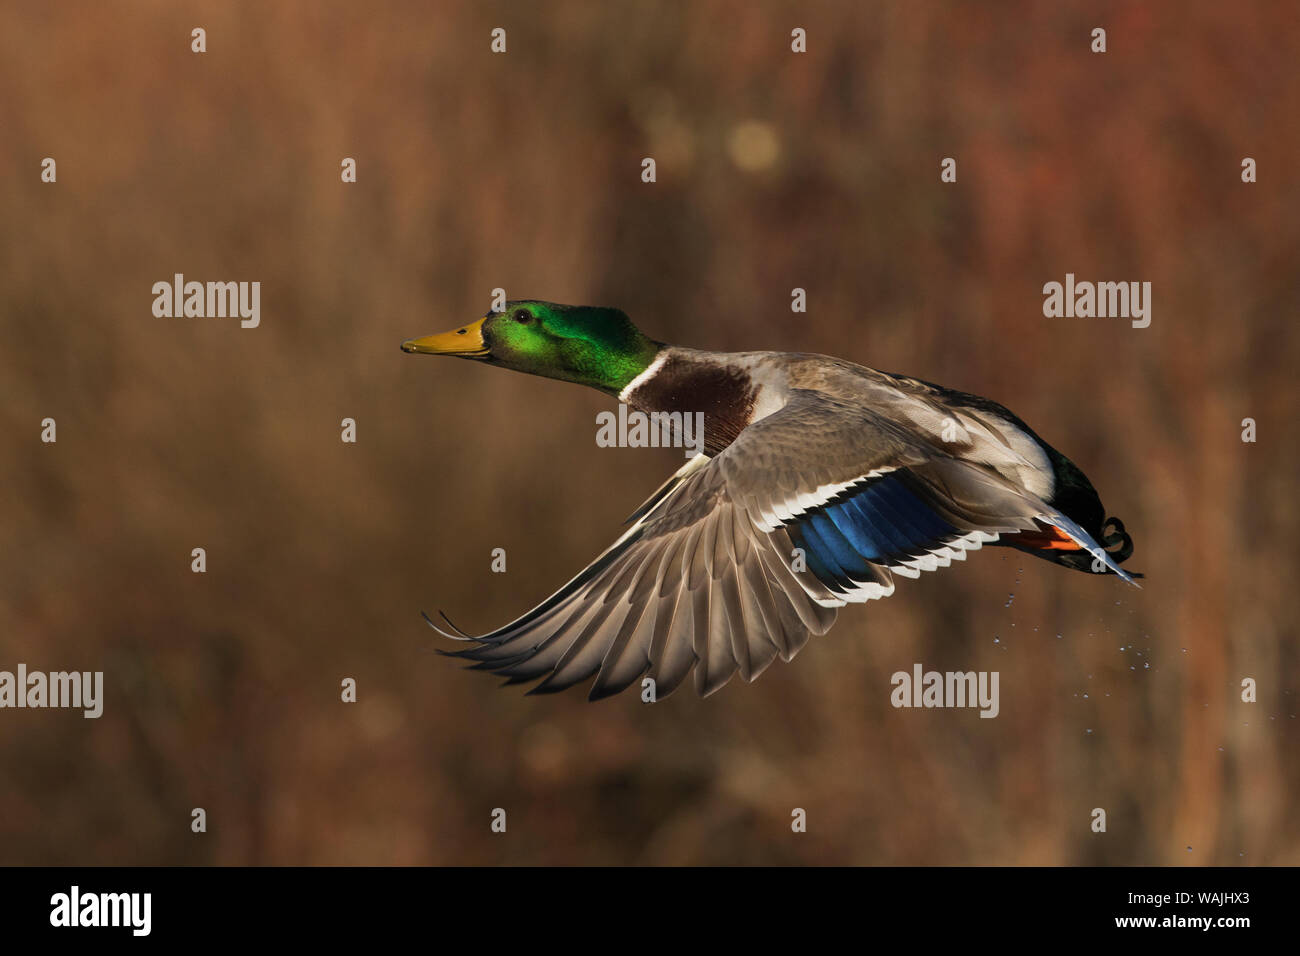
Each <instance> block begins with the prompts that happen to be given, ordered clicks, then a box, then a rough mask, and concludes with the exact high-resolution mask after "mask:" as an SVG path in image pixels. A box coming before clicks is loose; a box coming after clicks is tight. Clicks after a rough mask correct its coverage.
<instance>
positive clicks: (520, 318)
mask: <svg viewBox="0 0 1300 956" xmlns="http://www.w3.org/2000/svg"><path fill="white" fill-rule="evenodd" d="M515 321H516V322H522V323H523V324H524V325H527V324H528V323H529V322H531V321H533V313H531V312H529V311H528V310H527V309H515Z"/></svg>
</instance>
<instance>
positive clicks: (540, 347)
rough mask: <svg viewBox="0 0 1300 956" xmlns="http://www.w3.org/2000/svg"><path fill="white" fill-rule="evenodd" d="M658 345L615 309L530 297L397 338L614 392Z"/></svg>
mask: <svg viewBox="0 0 1300 956" xmlns="http://www.w3.org/2000/svg"><path fill="white" fill-rule="evenodd" d="M662 347H663V346H662V344H661V343H659V342H655V341H652V340H651V339H649V338H647V337H646V336H645V335H643V334H642V333H641V331H640V330H639V329H637V327H636V326H635V325H633V324H632V320H631V319H629V318H628V317H627V316H626V315H624V314H623V313H622V312H620V311H619V310H618V309H604V308H596V307H593V306H583V305H556V304H555V303H553V302H540V301H536V300H520V301H517V302H507V303H506V308H505V310H504V311H502V312H489V313H488V314H487V315H486V316H484V317H483V318H481V319H477V320H475V321H474V322H471V323H470V324H469V325H464V326H461V327H460V328H458V329H454V330H452V331H451V332H444V333H442V334H441V335H426V336H425V337H424V338H419V339H410V340H409V341H406V342H403V343H402V351H403V352H420V353H423V354H426V355H451V356H455V357H456V358H468V359H477V360H478V361H481V362H487V363H488V364H490V365H500V366H503V367H504V368H512V369H514V370H515V371H516V372H527V373H528V374H530V375H542V376H545V377H546V378H558V379H560V380H561V381H565V382H577V383H578V384H579V385H590V386H591V387H592V388H598V389H600V390H601V391H604V392H612V393H614V394H617V393H618V392H620V391H621V390H622V389H623V388H624V386H626V385H627V384H628V383H629V382H631V381H632V379H634V378H636V377H637V376H638V375H640V374H641V373H642V372H644V371H645V370H646V369H647V368H648V367H649V366H650V363H651V362H653V361H654V358H655V355H656V354H657V353H658V352H659V350H660V349H661V348H662Z"/></svg>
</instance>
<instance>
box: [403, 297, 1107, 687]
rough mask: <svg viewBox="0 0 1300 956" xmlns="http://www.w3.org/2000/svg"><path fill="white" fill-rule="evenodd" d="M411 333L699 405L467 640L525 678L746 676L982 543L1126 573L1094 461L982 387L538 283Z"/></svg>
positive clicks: (440, 349)
mask: <svg viewBox="0 0 1300 956" xmlns="http://www.w3.org/2000/svg"><path fill="white" fill-rule="evenodd" d="M466 337H468V339H466ZM403 349H404V350H406V351H423V352H434V353H436V354H452V355H461V356H464V357H472V358H477V359H481V360H485V361H488V362H491V363H493V364H502V365H506V366H508V367H512V368H517V369H519V370H521V371H528V372H532V373H534V374H544V375H548V376H550V377H555V378H562V379H566V380H570V381H578V382H582V383H583V384H588V385H592V386H593V387H596V388H600V389H601V390H603V391H606V392H609V393H612V394H617V395H618V397H619V399H620V400H622V401H625V402H627V403H628V404H629V405H630V406H633V407H634V408H636V409H638V410H641V411H645V412H684V413H691V412H703V413H704V454H702V455H699V456H697V457H695V458H692V459H691V460H690V461H689V462H687V464H686V465H685V466H684V467H683V468H682V469H681V470H680V471H678V472H677V473H676V474H675V475H673V476H672V477H671V478H670V479H669V480H668V481H667V482H666V483H665V484H664V485H663V486H662V487H661V488H660V489H659V490H658V491H657V492H656V493H655V494H654V495H652V496H651V498H650V499H649V500H648V501H646V502H645V504H643V505H642V506H641V508H640V509H638V510H637V512H636V513H635V514H634V515H633V516H632V518H631V519H629V520H630V521H631V522H632V524H631V527H630V528H628V530H627V531H626V532H625V533H624V534H623V536H622V537H621V538H619V540H618V541H617V542H615V543H614V545H612V546H611V547H610V548H609V549H608V550H607V551H606V552H605V553H604V554H602V555H601V556H600V557H599V558H597V559H596V561H595V562H593V563H592V564H591V565H590V566H589V567H588V568H586V569H585V570H584V571H583V572H582V573H581V574H579V575H578V576H577V577H576V578H574V579H573V580H572V581H570V582H569V583H568V584H567V585H565V586H564V587H563V588H561V589H560V591H558V592H557V593H556V594H554V595H552V596H551V597H550V598H548V599H547V600H546V601H545V602H543V603H542V604H541V605H539V606H538V607H536V608H534V609H533V610H532V611H530V612H529V613H528V614H526V615H524V616H523V617H521V618H520V619H519V620H517V621H515V622H513V623H511V624H508V625H506V626H505V627H503V628H501V629H499V630H497V631H493V632H492V633H490V634H486V635H483V636H482V637H477V638H471V639H472V640H474V641H475V642H476V646H475V647H473V648H470V649H468V650H465V651H461V652H459V653H458V656H461V657H465V658H469V659H471V660H473V661H475V662H477V665H476V666H478V667H479V668H481V669H485V670H491V671H494V672H496V673H498V674H501V675H502V676H505V677H507V678H509V679H510V682H512V683H514V682H522V681H529V680H535V679H539V678H544V679H543V680H542V682H541V683H540V684H538V686H537V687H535V688H534V691H536V692H545V691H554V690H561V689H563V688H566V687H569V686H571V685H572V684H574V683H577V682H579V681H582V680H585V679H587V678H589V677H591V676H593V675H595V676H596V680H595V683H594V684H593V686H592V688H591V697H592V698H593V699H595V698H598V697H603V696H607V695H609V694H612V693H616V692H617V691H619V690H622V689H623V688H625V687H627V686H628V685H630V684H632V683H633V682H635V681H637V680H638V679H639V678H641V677H643V676H648V677H650V678H652V679H653V680H654V681H655V695H656V696H657V697H663V696H664V695H666V694H667V693H670V692H671V691H672V690H673V689H675V688H676V687H677V686H678V685H679V684H680V683H681V681H682V680H683V679H684V678H685V676H686V674H687V673H688V672H689V671H690V669H691V668H692V667H693V666H694V667H695V684H696V689H697V690H698V691H699V692H700V693H701V694H709V693H712V692H713V691H714V690H716V689H717V688H718V687H720V686H722V684H724V683H725V682H726V681H727V680H728V679H730V677H731V676H732V675H733V674H735V673H737V672H739V673H740V674H741V676H742V677H743V678H744V679H745V680H752V679H753V678H754V677H755V676H757V675H758V674H759V673H760V672H761V671H762V670H763V669H764V668H766V667H767V665H768V664H770V663H771V662H772V660H774V659H775V658H776V657H777V656H778V655H779V656H781V657H782V658H783V659H785V660H789V659H790V658H791V657H793V656H794V654H795V653H797V652H798V650H799V649H800V648H801V647H802V646H803V645H804V644H805V643H806V642H807V640H808V637H809V636H810V635H811V634H822V633H825V631H826V630H827V629H829V627H830V626H831V624H832V623H833V622H834V620H835V616H836V609H837V608H839V607H842V606H843V605H845V604H847V603H853V602H863V601H869V600H873V599H876V598H882V597H888V596H889V595H890V594H893V592H894V585H895V582H894V575H902V576H904V577H918V576H919V575H920V572H922V571H931V570H936V569H938V568H940V567H946V566H947V565H948V564H950V563H951V562H952V561H953V560H962V559H964V558H965V556H966V552H967V551H972V550H977V549H979V548H980V547H982V546H983V545H984V544H990V543H998V544H1007V545H1010V546H1013V547H1017V548H1020V549H1021V550H1023V551H1025V552H1027V553H1030V554H1033V555H1035V556H1037V557H1042V558H1044V559H1046V560H1049V561H1053V562H1055V563H1057V564H1062V565H1065V566H1067V567H1071V568H1076V569H1078V570H1085V571H1086V570H1093V571H1099V572H1103V573H1113V574H1117V575H1119V576H1120V577H1122V578H1124V579H1125V580H1127V581H1130V582H1131V580H1132V579H1131V577H1130V576H1129V575H1127V574H1125V572H1124V571H1123V570H1121V569H1120V567H1119V562H1121V561H1123V560H1124V559H1126V558H1127V557H1128V556H1129V554H1131V553H1132V546H1131V543H1130V541H1129V539H1128V536H1127V535H1126V534H1125V532H1124V529H1123V526H1122V525H1121V524H1120V523H1119V522H1118V521H1115V520H1114V519H1111V521H1110V523H1112V524H1114V526H1115V530H1114V531H1113V532H1112V533H1111V534H1110V535H1109V536H1108V535H1107V534H1106V533H1105V530H1104V528H1103V525H1105V524H1106V523H1107V522H1106V521H1105V518H1104V515H1105V512H1104V511H1103V510H1102V505H1101V501H1100V499H1099V498H1098V496H1097V493H1096V491H1094V490H1093V488H1092V485H1091V484H1090V483H1089V482H1088V480H1087V478H1086V477H1084V475H1083V473H1082V472H1081V471H1080V470H1079V469H1078V468H1077V467H1075V466H1074V464H1073V463H1072V462H1070V461H1069V459H1067V458H1066V457H1065V456H1063V455H1061V454H1060V453H1059V452H1057V451H1056V450H1055V449H1053V448H1052V447H1051V446H1050V445H1048V444H1046V443H1045V442H1043V441H1042V440H1041V439H1040V438H1039V437H1038V436H1037V435H1036V434H1034V432H1033V431H1031V430H1030V429H1029V428H1028V426H1026V425H1025V424H1024V423H1023V422H1022V421H1020V419H1018V418H1017V417H1016V416H1015V415H1013V414H1011V413H1010V412H1009V411H1007V410H1006V409H1005V408H1003V407H1002V406H1000V405H998V404H997V403H995V402H991V401H989V400H987V399H984V398H980V397H978V396H975V395H969V394H966V393H963V392H957V391H953V390H951V389H946V388H942V387H940V386H937V385H932V384H930V383H927V382H923V381H920V380H918V379H913V378H907V377H903V376H898V375H890V374H887V373H884V372H878V371H876V370H874V369H869V368H865V367H863V366H860V365H855V364H853V363H851V362H846V361H843V360H840V359H836V358H830V357H827V356H822V355H809V354H803V353H779V352H740V353H724V352H706V351H698V350H695V349H686V348H679V347H676V346H669V345H663V344H661V343H657V342H653V341H652V340H649V339H646V338H645V337H644V336H642V335H641V334H640V333H639V332H637V331H636V330H635V328H634V327H632V325H631V323H630V322H629V321H628V320H627V318H626V316H623V315H622V313H618V312H614V311H613V310H597V309H582V308H571V307H565V306H555V305H552V304H550V303H542V302H521V303H511V304H510V306H509V308H508V309H507V311H506V312H504V313H499V314H493V315H489V316H488V317H487V318H485V319H484V320H482V321H480V322H478V323H476V324H475V325H473V326H468V327H466V328H465V329H462V330H458V331H457V332H453V333H448V334H447V335H445V336H434V337H430V338H427V339H420V340H415V341H413V342H408V343H406V344H405V345H404V346H403ZM1099 542H1100V543H1099ZM1102 545H1105V546H1107V547H1112V546H1118V550H1117V551H1115V552H1114V553H1113V554H1108V553H1107V552H1106V551H1104V550H1103V548H1102ZM448 636H460V637H462V638H465V637H468V635H448ZM697 665H698V666H697Z"/></svg>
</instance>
